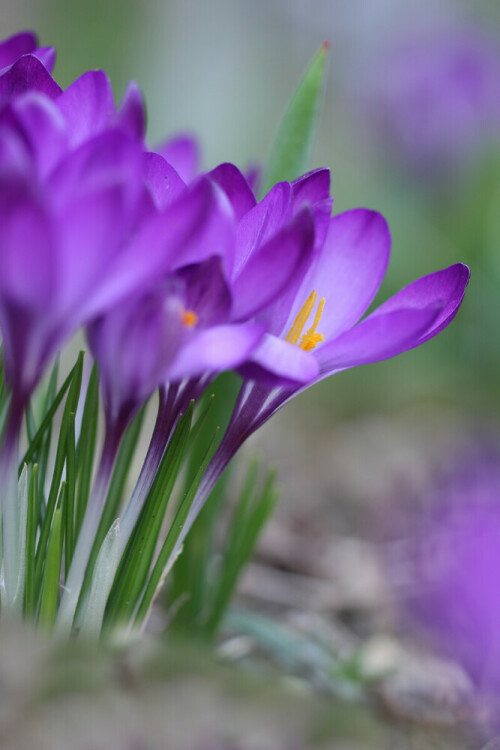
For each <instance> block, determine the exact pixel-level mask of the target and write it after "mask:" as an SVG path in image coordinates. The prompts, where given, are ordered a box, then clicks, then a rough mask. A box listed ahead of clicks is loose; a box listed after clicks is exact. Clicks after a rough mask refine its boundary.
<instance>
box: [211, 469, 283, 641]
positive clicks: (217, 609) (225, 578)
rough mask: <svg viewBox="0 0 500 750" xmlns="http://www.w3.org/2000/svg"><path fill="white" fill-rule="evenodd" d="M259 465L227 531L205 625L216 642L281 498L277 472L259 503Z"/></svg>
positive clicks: (269, 478) (270, 477)
mask: <svg viewBox="0 0 500 750" xmlns="http://www.w3.org/2000/svg"><path fill="white" fill-rule="evenodd" d="M257 470H258V463H257V462H255V463H253V465H250V467H249V470H248V472H247V477H246V481H245V484H244V487H243V491H242V493H241V495H240V498H239V500H238V503H237V504H236V507H235V510H234V513H233V520H232V524H231V526H230V528H229V530H228V535H227V544H226V551H225V554H224V557H223V561H222V564H221V568H220V571H219V578H218V582H217V584H216V586H215V594H214V599H213V603H212V611H211V614H210V617H209V619H208V622H207V624H206V633H207V635H208V636H209V637H210V638H214V636H215V634H216V632H217V629H218V627H219V625H220V623H221V621H222V618H223V616H224V614H225V612H226V610H227V607H228V605H229V603H230V601H231V599H232V597H233V595H234V591H235V589H236V585H237V583H238V580H239V578H240V575H241V573H242V571H243V569H244V567H245V565H246V564H247V562H248V560H249V559H250V557H251V555H252V553H253V550H254V548H255V545H256V543H257V540H258V538H259V535H260V532H261V531H262V529H263V527H264V525H265V523H266V521H267V519H268V518H269V516H270V515H271V513H272V511H273V509H274V506H275V504H276V500H277V497H278V494H277V491H276V488H275V480H276V474H275V472H274V471H271V472H269V473H268V475H267V477H266V480H265V482H264V486H263V488H262V490H261V492H260V494H259V495H258V497H257V499H255V500H253V501H252V496H253V495H254V494H255V491H256V479H257Z"/></svg>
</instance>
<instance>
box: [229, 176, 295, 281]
mask: <svg viewBox="0 0 500 750" xmlns="http://www.w3.org/2000/svg"><path fill="white" fill-rule="evenodd" d="M291 194H292V188H291V185H290V183H288V182H278V183H277V184H276V185H274V187H273V188H272V189H271V190H270V191H269V193H268V194H267V195H266V196H265V198H263V200H261V202H260V203H258V204H257V205H256V206H255V207H254V208H253V209H252V210H251V211H249V212H248V213H247V214H245V216H244V217H243V218H242V220H241V221H240V222H239V223H238V228H237V232H236V258H235V266H234V275H237V274H239V273H240V271H241V269H242V268H243V266H244V265H245V263H246V262H247V261H248V259H249V258H250V257H251V256H252V253H253V251H254V250H255V248H256V247H258V246H259V245H263V244H264V243H265V242H267V241H268V240H269V239H271V237H272V236H273V235H274V234H276V232H277V231H278V230H279V229H281V227H282V226H283V224H284V223H285V222H286V221H287V220H288V219H289V218H290V217H291V215H292V206H291Z"/></svg>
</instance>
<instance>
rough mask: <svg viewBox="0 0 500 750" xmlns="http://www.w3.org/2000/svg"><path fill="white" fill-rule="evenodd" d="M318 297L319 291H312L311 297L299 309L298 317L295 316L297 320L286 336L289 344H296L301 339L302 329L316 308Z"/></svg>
mask: <svg viewBox="0 0 500 750" xmlns="http://www.w3.org/2000/svg"><path fill="white" fill-rule="evenodd" d="M317 299H318V293H317V292H315V291H314V290H313V291H312V292H311V294H310V295H309V297H308V298H307V299H306V301H305V302H304V304H303V305H302V307H301V308H300V310H299V313H298V315H297V317H296V318H295V321H294V323H293V326H292V327H291V328H290V330H289V332H288V336H287V337H286V340H287V341H288V343H289V344H296V343H297V341H298V340H299V337H300V334H301V333H302V330H303V328H304V326H305V324H306V323H307V319H308V317H309V315H310V314H311V312H312V311H313V309H314V305H315V304H316V300H317Z"/></svg>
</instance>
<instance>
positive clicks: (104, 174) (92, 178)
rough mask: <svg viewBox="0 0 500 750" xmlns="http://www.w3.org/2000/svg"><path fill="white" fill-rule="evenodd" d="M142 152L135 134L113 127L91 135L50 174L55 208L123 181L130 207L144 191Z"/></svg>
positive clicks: (62, 206)
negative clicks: (128, 133)
mask: <svg viewBox="0 0 500 750" xmlns="http://www.w3.org/2000/svg"><path fill="white" fill-rule="evenodd" d="M142 170H143V152H142V149H141V146H140V144H139V143H137V141H135V140H134V139H133V138H130V137H129V136H128V135H127V134H126V133H124V132H123V131H119V130H111V131H107V132H105V133H102V134H101V135H98V136H96V137H95V138H92V139H91V140H90V141H88V142H86V143H84V144H82V145H81V146H80V147H79V148H78V149H76V150H75V151H73V152H71V153H70V154H69V155H68V156H67V157H66V158H65V159H64V160H63V161H62V162H61V164H60V165H59V166H58V167H57V168H56V169H55V171H54V172H53V173H52V174H51V175H50V180H49V187H50V192H51V195H52V201H53V205H54V208H55V209H56V210H57V211H62V210H64V207H65V206H66V205H67V203H68V202H70V201H71V202H74V201H75V200H77V199H78V198H79V197H80V196H84V195H87V194H89V193H94V192H96V191H98V190H102V189H104V188H106V187H110V186H112V185H116V184H120V185H122V187H123V189H124V192H125V193H126V195H127V200H128V201H129V206H130V211H132V210H133V207H134V204H135V202H136V201H137V200H138V197H139V195H140V194H141V191H142V184H141V178H142V174H143V171H142Z"/></svg>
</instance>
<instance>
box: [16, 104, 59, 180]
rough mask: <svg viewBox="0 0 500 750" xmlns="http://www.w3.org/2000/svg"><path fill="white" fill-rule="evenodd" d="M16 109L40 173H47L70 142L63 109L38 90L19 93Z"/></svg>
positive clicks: (18, 120) (17, 117)
mask: <svg viewBox="0 0 500 750" xmlns="http://www.w3.org/2000/svg"><path fill="white" fill-rule="evenodd" d="M12 111H13V113H14V116H15V118H16V121H17V123H16V124H17V126H18V127H20V129H21V130H22V132H23V134H24V136H25V138H26V140H27V141H28V144H29V147H30V149H31V152H32V155H33V156H34V157H35V163H36V165H37V170H38V174H39V176H41V177H44V176H46V175H47V174H48V173H49V172H50V171H51V170H52V169H53V168H54V166H55V165H56V164H57V162H58V161H59V159H60V158H61V157H62V155H63V153H64V152H65V149H66V145H67V138H66V129H65V123H64V120H63V118H62V116H61V113H60V112H59V110H58V109H57V107H56V105H55V104H54V103H53V102H51V100H50V99H47V97H45V96H42V95H41V94H39V93H38V92H36V91H30V92H28V93H26V94H23V95H22V96H20V97H17V99H15V100H14V102H13V104H12Z"/></svg>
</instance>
